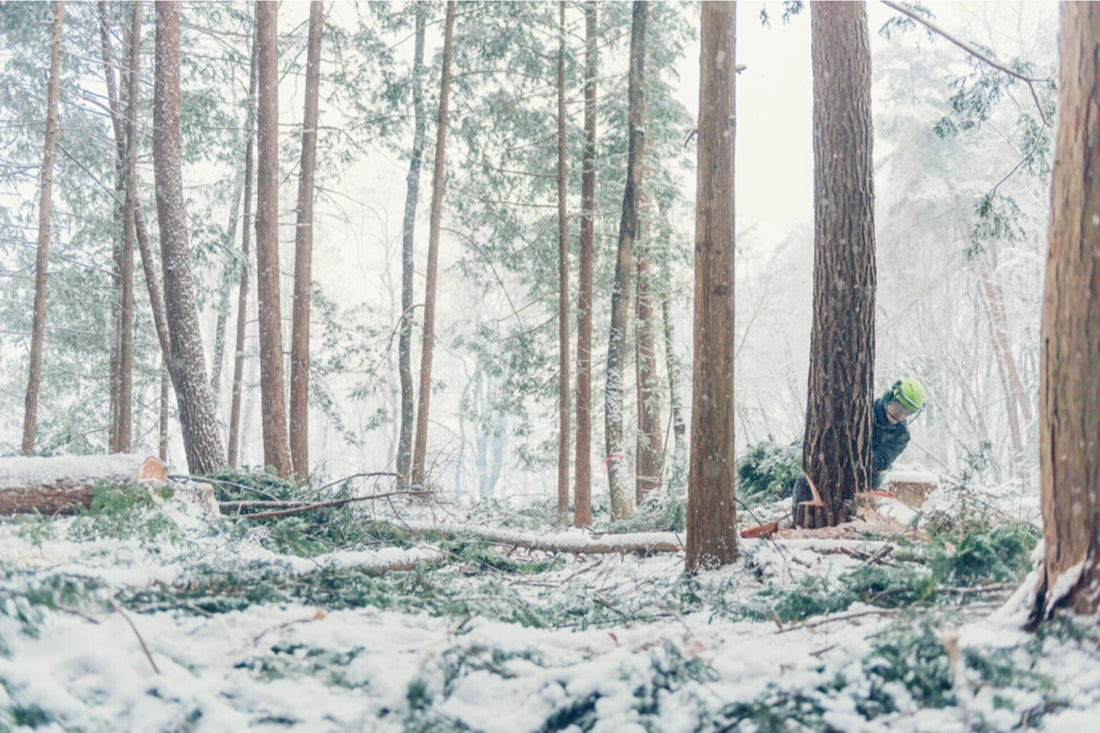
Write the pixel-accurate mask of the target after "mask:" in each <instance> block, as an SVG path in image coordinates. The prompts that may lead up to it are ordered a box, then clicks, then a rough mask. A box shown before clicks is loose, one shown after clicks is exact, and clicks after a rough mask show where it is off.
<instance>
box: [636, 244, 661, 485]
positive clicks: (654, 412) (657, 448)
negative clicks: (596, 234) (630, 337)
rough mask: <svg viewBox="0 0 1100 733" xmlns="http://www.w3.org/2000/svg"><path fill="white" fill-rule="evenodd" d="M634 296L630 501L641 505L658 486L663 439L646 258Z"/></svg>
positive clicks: (639, 267)
mask: <svg viewBox="0 0 1100 733" xmlns="http://www.w3.org/2000/svg"><path fill="white" fill-rule="evenodd" d="M637 274H638V282H637V285H636V290H637V297H636V299H635V309H634V310H635V316H636V321H635V336H634V351H635V355H634V363H635V370H636V375H635V383H636V385H637V389H638V439H637V444H636V448H635V461H636V462H637V470H636V472H635V483H634V500H635V501H636V502H637V503H638V504H639V505H641V503H642V501H644V500H645V497H646V495H648V494H649V493H650V492H651V491H654V490H656V489H659V488H660V487H661V472H662V470H663V464H664V440H663V439H662V431H661V405H660V396H659V395H660V389H659V387H660V380H659V379H658V378H657V351H656V348H655V342H656V339H655V338H654V316H653V297H652V296H651V295H650V289H649V278H650V274H649V260H648V259H643V260H641V261H640V262H639V263H638V273H637Z"/></svg>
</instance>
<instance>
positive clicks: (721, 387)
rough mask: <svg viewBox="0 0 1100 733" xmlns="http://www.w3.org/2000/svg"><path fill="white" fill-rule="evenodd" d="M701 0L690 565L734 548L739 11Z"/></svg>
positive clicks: (717, 562) (725, 560)
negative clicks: (735, 250) (736, 95)
mask: <svg viewBox="0 0 1100 733" xmlns="http://www.w3.org/2000/svg"><path fill="white" fill-rule="evenodd" d="M736 13H737V11H736V6H735V5H734V4H733V3H703V9H702V19H701V25H702V33H701V36H702V40H701V43H702V47H701V52H700V60H699V153H698V166H697V173H696V176H697V179H696V180H697V182H696V204H695V314H694V349H695V367H694V372H693V374H692V411H691V458H690V461H689V469H688V507H687V513H688V516H687V547H686V555H685V558H684V567H685V570H686V571H687V572H689V573H692V572H695V571H696V570H697V569H699V568H708V567H715V566H721V565H726V564H729V563H731V562H733V560H734V559H735V558H736V557H737V531H736V530H737V526H736V525H737V510H736V507H735V506H734V497H735V494H734V479H735V476H736V468H735V465H734V452H733V440H734V403H733V356H734V336H733V314H734V241H735V240H734V232H735V230H734V205H733V204H734V196H733V193H734V186H733V170H734V168H733V157H734V156H733V154H734V139H735V137H736V126H735V120H736V118H735V116H734V115H735V104H734V84H735V81H736V77H737V64H736V50H737V44H736V33H737V15H736Z"/></svg>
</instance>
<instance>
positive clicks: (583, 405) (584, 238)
mask: <svg viewBox="0 0 1100 733" xmlns="http://www.w3.org/2000/svg"><path fill="white" fill-rule="evenodd" d="M584 27H585V42H584V153H583V154H582V157H581V234H580V253H579V256H578V277H577V440H576V461H574V463H575V465H576V468H575V469H574V471H575V475H574V477H573V480H574V489H573V524H574V525H575V526H577V527H585V526H588V525H591V524H592V288H593V285H592V259H593V248H594V244H595V238H596V237H595V231H596V229H595V218H596V210H595V209H596V202H595V201H596V72H597V68H596V66H597V45H596V3H595V2H594V0H590V1H589V2H586V3H585V4H584Z"/></svg>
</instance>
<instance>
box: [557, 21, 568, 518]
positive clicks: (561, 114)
mask: <svg viewBox="0 0 1100 733" xmlns="http://www.w3.org/2000/svg"><path fill="white" fill-rule="evenodd" d="M558 22H559V25H560V29H559V33H560V34H561V36H560V39H559V42H558V518H559V519H560V520H561V521H562V522H563V523H565V522H568V521H569V402H570V394H569V387H570V384H569V382H570V378H569V220H568V218H567V216H568V209H567V207H566V205H565V195H566V188H565V181H566V175H567V174H568V172H569V171H568V169H567V168H566V166H565V0H562V1H561V2H560V3H558Z"/></svg>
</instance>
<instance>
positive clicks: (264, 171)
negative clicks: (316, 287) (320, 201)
mask: <svg viewBox="0 0 1100 733" xmlns="http://www.w3.org/2000/svg"><path fill="white" fill-rule="evenodd" d="M256 47H257V72H256V74H257V75H256V79H257V83H258V87H259V100H258V109H257V115H256V136H257V146H256V150H257V178H256V296H257V300H258V301H259V325H260V392H261V395H262V402H263V411H262V412H263V420H262V424H263V436H264V464H265V465H268V466H274V467H275V472H276V473H277V474H278V475H279V477H280V478H284V479H289V478H290V476H291V473H292V467H291V462H290V442H289V438H288V436H287V427H286V399H285V398H284V396H283V390H284V388H285V381H284V379H283V316H282V305H281V303H280V297H279V50H278V5H277V3H275V2H274V1H273V0H260V1H259V2H257V3H256Z"/></svg>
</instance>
